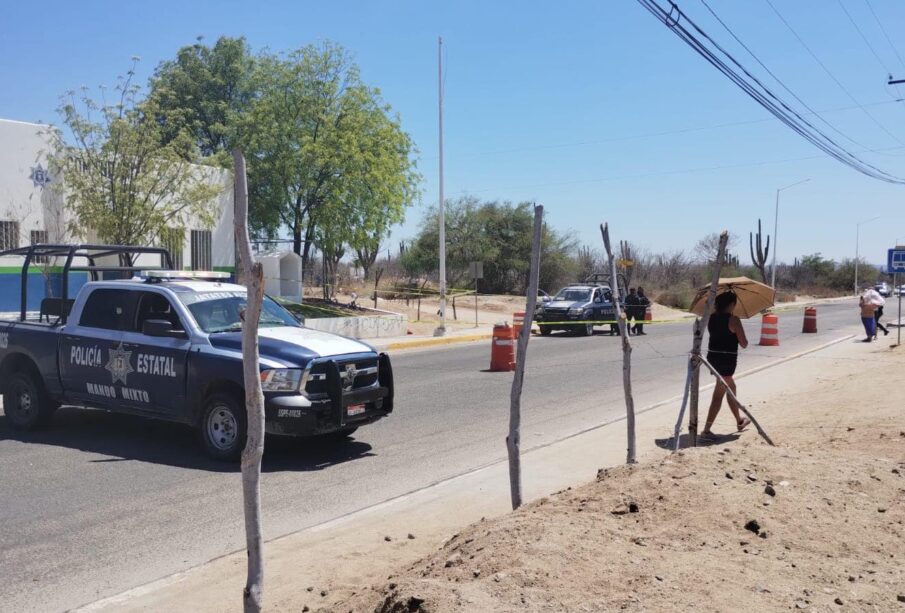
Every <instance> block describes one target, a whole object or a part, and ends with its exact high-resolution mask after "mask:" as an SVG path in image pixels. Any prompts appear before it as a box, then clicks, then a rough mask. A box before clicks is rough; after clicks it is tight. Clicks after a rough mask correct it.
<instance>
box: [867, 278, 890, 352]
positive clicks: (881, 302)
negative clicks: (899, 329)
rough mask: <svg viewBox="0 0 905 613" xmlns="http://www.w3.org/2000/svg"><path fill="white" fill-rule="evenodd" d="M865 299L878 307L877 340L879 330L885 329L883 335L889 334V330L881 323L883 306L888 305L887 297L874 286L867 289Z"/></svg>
mask: <svg viewBox="0 0 905 613" xmlns="http://www.w3.org/2000/svg"><path fill="white" fill-rule="evenodd" d="M864 299H865V301H868V302H870V303H871V304H873V305H874V306H875V307H876V309H875V310H874V324H875V325H874V340H877V331H878V330H883V335H884V336H889V330H888V329H887V328H886V326H884V325H883V324H881V323H880V318H881V317H883V307H884V306H885V305H886V299H885V298H884V297H883V296H881V295H880V292H878V291H877V290H875V289H874V288H872V287H868V288H867V291H865V292H864Z"/></svg>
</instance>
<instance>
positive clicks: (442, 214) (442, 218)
mask: <svg viewBox="0 0 905 613" xmlns="http://www.w3.org/2000/svg"><path fill="white" fill-rule="evenodd" d="M437 91H438V101H439V111H438V118H439V131H440V138H439V145H440V181H439V183H440V207H439V222H440V325H439V326H437V329H436V330H434V336H444V335H445V334H446V211H445V206H446V203H445V202H443V37H442V36H438V37H437ZM476 299H477V298H476Z"/></svg>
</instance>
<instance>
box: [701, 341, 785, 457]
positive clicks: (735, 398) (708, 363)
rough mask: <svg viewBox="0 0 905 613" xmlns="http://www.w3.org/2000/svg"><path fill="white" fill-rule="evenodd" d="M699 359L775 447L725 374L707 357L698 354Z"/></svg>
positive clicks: (758, 430)
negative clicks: (740, 399) (727, 383)
mask: <svg viewBox="0 0 905 613" xmlns="http://www.w3.org/2000/svg"><path fill="white" fill-rule="evenodd" d="M698 360H700V362H701V364H703V365H704V366H706V367H707V368H709V369H710V372H712V373H713V376H714V377H716V379H717V381H719V382H720V383H722V384H723V387H725V388H726V394H728V395H729V397H730V398H731V399H732V400H734V401H735V404H737V405H738V408H739V409H741V411H742V413H744V414H745V415H747V416H748V419H750V420H751V423H752V424H754V427H755V428H757V432H758V434H760V435H761V436H762V437H764V440H765V441H767V442H768V443H769V444H770V445H771V446H773V447H775V446H776V445H775V444H774V443H773V440H772V439H771V438H770V437H769V436H768V435H767V433H766V432H765V431H764V429H763V428H761V427H760V424H759V423H758V422H757V420H756V419H754V415H752V414H751V411H749V410H748V409H747V408H745V405H743V404H742V403H741V402H739V399H738V397H737V396H736V395H735V393H734V392H733V391H732V389H731V388H730V387H729V386H728V385H726V380H725V379H723V375H721V374H720V373H718V372H717V371H716V369H715V368H714V367H713V366H712V365H711V364H710V362H708V361H707V360H706V359H704V358H702V357H700V356H698Z"/></svg>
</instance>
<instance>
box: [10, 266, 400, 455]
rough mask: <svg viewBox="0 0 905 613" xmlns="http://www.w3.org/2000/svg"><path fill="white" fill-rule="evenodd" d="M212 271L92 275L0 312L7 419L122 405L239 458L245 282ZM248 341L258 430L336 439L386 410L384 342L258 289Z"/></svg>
mask: <svg viewBox="0 0 905 613" xmlns="http://www.w3.org/2000/svg"><path fill="white" fill-rule="evenodd" d="M88 268H90V267H88ZM122 268H126V267H122ZM217 276H218V275H217V273H194V274H191V273H182V272H175V271H163V272H157V273H148V274H145V275H144V276H143V278H133V279H129V280H110V281H103V280H98V281H91V282H88V283H87V284H85V285H84V286H83V287H82V288H81V290H80V291H79V293H78V296H77V297H76V298H75V300H73V301H69V300H68V299H66V298H61V299H55V300H58V301H61V302H60V303H59V304H56V303H50V304H44V303H46V302H47V300H50V299H45V300H44V301H42V305H41V314H40V315H39V317H38V320H35V319H34V317H29V316H28V313H27V311H26V309H25V308H24V306H23V312H22V314H21V317H19V318H18V319H17V320H16V321H11V322H4V321H0V339H2V343H0V381H2V386H3V401H4V412H5V414H6V419H7V422H8V423H9V424H10V425H11V426H13V427H15V428H21V429H32V428H37V427H40V426H43V425H46V424H47V423H48V422H49V421H50V418H51V416H52V414H53V411H54V410H55V409H56V408H57V407H58V406H60V405H64V404H65V405H76V406H84V407H91V408H98V409H104V410H108V411H112V412H118V413H132V414H137V415H142V416H145V417H152V418H159V419H167V420H172V421H177V422H182V423H186V424H189V425H192V426H193V427H195V428H197V430H198V432H199V434H200V438H201V442H202V444H203V446H204V448H205V450H206V451H207V453H208V454H209V455H211V456H212V457H214V458H217V459H223V460H233V459H236V458H238V457H239V455H240V454H241V451H242V449H243V447H244V445H245V435H246V412H245V402H244V391H243V386H242V381H243V371H242V347H241V343H242V341H241V335H242V332H241V330H242V324H243V317H244V313H245V302H246V290H245V288H244V287H243V286H241V285H234V284H231V283H228V282H225V280H221V279H217V278H216V277H217ZM224 276H225V275H224ZM187 277H189V278H187ZM199 277H200V278H203V279H204V280H199ZM23 305H25V300H24V299H23ZM45 307H46V308H45ZM45 311H46V312H47V313H50V314H49V315H48V314H47V313H45ZM45 320H46V321H45ZM259 347H260V364H261V382H262V385H263V389H264V397H265V423H266V430H267V432H268V433H273V434H282V435H291V436H313V435H319V436H325V437H330V438H336V439H340V438H344V437H346V436H348V435H350V434H351V433H352V432H354V431H355V430H356V429H357V428H359V427H360V426H363V425H366V424H370V423H373V422H374V421H376V420H378V419H380V418H382V417H384V416H386V415H388V414H389V413H390V412H392V410H393V375H392V368H391V365H390V360H389V357H388V356H387V355H386V354H378V353H377V352H376V351H375V350H374V349H373V348H372V347H370V346H369V345H367V344H365V343H362V342H360V341H357V340H354V339H350V338H345V337H342V336H337V335H334V334H328V333H325V332H320V331H317V330H312V329H309V328H306V327H304V325H302V324H301V323H300V322H299V321H298V320H297V319H296V318H295V317H294V316H293V315H292V314H291V313H289V312H288V311H287V310H286V309H284V308H283V307H282V306H280V305H279V304H278V303H276V302H275V301H273V300H272V299H270V298H268V297H265V298H264V305H263V312H262V315H261V320H260V332H259Z"/></svg>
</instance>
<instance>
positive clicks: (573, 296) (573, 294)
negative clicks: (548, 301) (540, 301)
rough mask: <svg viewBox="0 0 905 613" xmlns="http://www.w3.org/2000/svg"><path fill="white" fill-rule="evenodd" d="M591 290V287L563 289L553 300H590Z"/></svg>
mask: <svg viewBox="0 0 905 613" xmlns="http://www.w3.org/2000/svg"><path fill="white" fill-rule="evenodd" d="M590 296H591V290H589V289H570V288H566V289H561V290H559V293H558V294H556V297H555V298H554V299H553V300H563V301H565V302H587V301H588V300H590Z"/></svg>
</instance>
